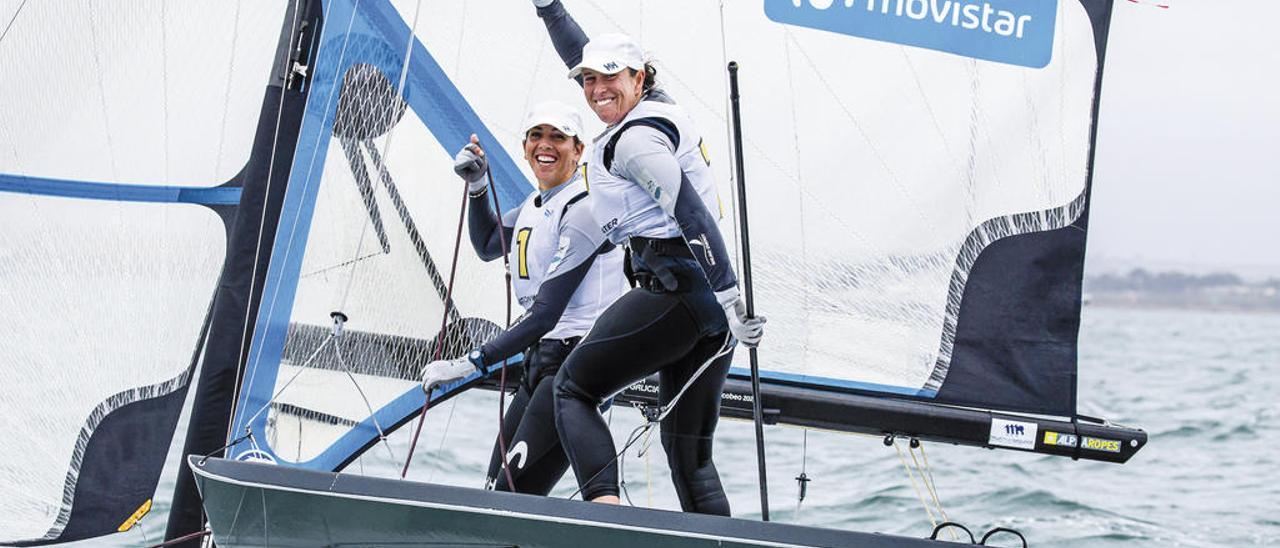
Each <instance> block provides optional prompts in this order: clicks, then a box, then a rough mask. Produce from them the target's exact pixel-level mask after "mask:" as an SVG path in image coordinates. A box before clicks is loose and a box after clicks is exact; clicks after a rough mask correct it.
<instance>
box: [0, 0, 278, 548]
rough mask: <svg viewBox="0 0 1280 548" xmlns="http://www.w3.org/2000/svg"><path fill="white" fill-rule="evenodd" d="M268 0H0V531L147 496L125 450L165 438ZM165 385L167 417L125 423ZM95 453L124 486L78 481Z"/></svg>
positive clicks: (268, 40) (38, 533)
mask: <svg viewBox="0 0 1280 548" xmlns="http://www.w3.org/2000/svg"><path fill="white" fill-rule="evenodd" d="M283 8H284V6H283V3H281V2H270V3H267V2H237V3H225V4H218V5H210V4H208V3H203V2H160V1H143V2H130V3H127V4H114V3H110V4H108V3H84V2H29V3H28V2H16V1H5V2H0V19H3V21H0V23H4V25H2V26H0V29H3V31H4V35H3V38H0V105H3V107H0V108H3V115H2V116H0V118H2V119H3V120H4V121H3V123H0V151H2V152H0V280H2V282H0V285H2V290H0V306H3V308H4V309H5V310H6V311H7V312H6V315H7V318H8V319H7V320H6V325H5V327H4V328H3V329H0V348H3V349H4V358H3V359H2V361H3V363H4V370H5V372H6V377H7V378H8V379H9V380H8V381H6V382H5V383H4V385H3V387H0V406H2V407H3V416H4V419H3V420H4V428H3V430H4V432H5V434H6V441H5V443H3V444H0V462H3V463H4V465H3V466H0V531H2V533H0V541H16V540H41V539H44V540H49V539H55V538H59V537H60V535H62V534H63V533H64V529H66V528H68V527H69V525H68V523H69V520H70V519H71V513H72V509H73V507H75V508H80V507H85V508H89V509H87V510H82V511H83V512H84V514H83V515H81V518H85V519H84V520H82V523H81V524H80V527H87V526H86V525H85V524H84V523H83V522H84V521H89V522H93V521H101V522H108V523H109V524H110V525H109V527H110V529H108V530H109V531H113V530H114V529H115V528H116V527H118V526H120V525H122V524H124V523H125V522H126V521H127V519H128V518H129V517H130V515H131V514H132V513H133V512H134V511H135V509H137V508H138V507H140V506H142V504H143V503H144V501H146V500H148V499H149V498H150V496H151V490H152V489H154V488H155V481H156V480H157V479H158V470H157V471H155V473H154V475H153V476H152V477H145V476H142V475H140V469H141V468H145V467H146V466H143V465H142V464H139V462H152V461H155V459H156V458H158V459H159V462H160V463H161V464H162V463H163V459H164V456H165V454H166V452H167V450H168V448H169V440H170V439H171V438H172V435H173V430H174V424H175V423H176V421H177V415H176V410H177V409H178V408H180V406H181V400H182V394H185V388H186V386H187V382H188V380H189V377H190V373H191V370H192V364H193V355H195V354H196V353H197V352H198V350H199V347H198V345H199V344H200V343H201V338H202V326H203V325H204V322H205V316H206V314H207V311H208V309H209V307H210V304H211V300H212V298H213V294H214V290H215V287H216V283H217V280H218V275H219V272H220V270H221V268H222V263H223V260H224V258H225V253H226V230H227V228H226V226H225V224H224V219H223V218H222V216H221V215H220V213H219V212H218V209H219V208H221V209H222V210H223V212H224V213H225V212H226V211H228V210H229V209H230V208H233V207H234V205H235V204H236V202H237V201H238V196H239V193H238V189H235V188H231V189H218V188H215V187H218V186H219V185H222V184H224V183H226V182H227V181H228V180H229V179H231V178H232V177H233V176H234V175H235V174H236V173H237V171H238V170H240V169H241V168H242V167H243V165H244V163H245V160H246V158H247V156H248V152H249V151H248V147H249V145H250V144H251V141H252V134H253V127H254V125H255V124H256V123H257V114H258V111H259V107H260V103H261V100H262V89H263V87H264V84H265V83H266V75H267V71H268V70H269V69H270V65H271V58H270V51H271V50H272V49H273V46H274V43H275V41H276V38H277V35H278V32H279V25H280V20H281V18H282V17H283ZM264 52H265V53H264ZM180 391H181V392H180ZM168 394H177V398H176V403H177V406H178V407H175V408H174V411H175V412H174V413H173V414H172V416H168V417H167V418H147V419H145V421H144V420H143V419H138V420H139V422H137V423H133V424H134V426H133V427H135V428H143V429H144V430H143V433H142V434H137V432H138V431H136V430H133V431H130V430H128V429H127V427H121V426H120V425H121V423H120V421H122V420H125V419H121V418H120V417H122V416H124V415H122V414H119V413H115V412H116V411H119V410H121V409H124V408H125V407H127V406H130V405H135V404H136V405H135V407H149V406H154V405H158V404H154V403H149V402H154V401H156V399H157V398H162V397H164V396H166V395H168ZM170 399H172V398H170ZM154 412H155V410H154V409H151V410H150V411H140V413H143V414H145V413H154ZM113 413H115V414H113ZM128 416H130V417H136V416H140V415H128ZM161 416H163V414H162V415H161ZM146 417H152V415H146ZM152 420H158V421H159V422H147V421H152ZM107 426H110V427H111V428H116V427H121V428H124V430H116V429H109V430H110V432H108V433H102V432H101V428H106V427H107ZM153 427H154V428H155V430H154V431H148V430H149V429H151V428H153ZM166 428H167V430H166ZM126 431H127V432H132V433H131V434H130V435H137V436H138V437H134V438H133V439H128V440H125V439H115V440H106V439H104V436H107V437H110V436H117V435H120V434H122V433H123V432H126ZM95 434H102V435H99V436H97V437H95ZM122 448H123V450H124V451H125V452H123V453H121V452H119V451H121V450H122ZM95 451H97V452H96V453H95ZM90 453H92V454H93V455H94V456H96V457H97V458H98V459H99V460H97V461H87V460H86V458H88V457H86V455H87V454H90ZM85 470H91V471H92V474H94V477H92V478H88V479H86V478H84V477H82V472H83V471H85ZM104 471H106V472H107V473H111V474H116V475H117V476H118V477H119V478H123V479H124V480H125V481H126V482H127V483H130V484H132V485H131V486H130V488H129V489H128V490H126V492H120V493H102V492H93V491H91V489H90V488H89V487H86V486H85V485H82V483H83V482H82V480H84V481H87V482H89V483H92V484H94V485H100V484H97V483H94V482H97V481H100V480H101V479H102V476H101V474H103V473H104ZM135 491H136V492H135ZM130 497H132V498H131V499H130ZM81 499H83V500H81ZM125 499H130V500H125ZM117 505H122V506H117ZM113 508H115V510H112V509H113ZM122 508H127V509H122ZM112 511H117V512H119V514H118V515H105V514H108V513H110V512H112ZM70 527H71V529H72V531H67V533H68V534H69V535H71V538H79V537H82V536H84V535H85V534H86V533H85V529H83V528H78V527H77V525H76V524H74V523H72V524H71V525H70Z"/></svg>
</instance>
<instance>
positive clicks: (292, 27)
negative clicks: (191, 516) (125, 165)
mask: <svg viewBox="0 0 1280 548" xmlns="http://www.w3.org/2000/svg"><path fill="white" fill-rule="evenodd" d="M357 2H359V0H357ZM299 7H300V0H294V2H293V6H292V7H290V8H287V9H286V10H285V13H286V14H292V17H291V19H290V23H289V36H290V38H289V43H288V44H286V45H285V47H284V49H283V50H282V51H281V54H282V55H283V59H281V63H280V66H282V67H288V66H289V55H290V50H291V49H292V47H291V46H292V43H293V38H292V37H293V36H294V35H295V34H296V33H297V32H298V20H299V19H301V17H302V16H301V15H300V14H299V13H298V9H299ZM332 8H333V3H332V2H331V3H329V7H328V9H332ZM328 15H329V12H328V11H327V10H326V12H325V19H328ZM239 21H240V5H239V3H237V4H236V24H237V25H239ZM350 30H351V29H350V26H349V25H348V28H347V31H348V32H350ZM237 34H238V33H237ZM234 36H235V35H233V39H234ZM233 45H234V42H233ZM342 47H343V51H344V52H345V50H346V42H345V41H344V42H343V44H342ZM233 54H234V52H233ZM232 61H233V62H234V57H233V59H232ZM286 70H287V68H286ZM278 76H280V77H281V78H284V80H285V81H286V82H287V80H288V79H287V78H286V77H285V75H283V74H282V75H278ZM227 89H228V90H230V89H231V82H230V80H228V82H227ZM285 95H287V90H286V89H284V84H283V83H282V84H281V90H280V101H279V102H278V103H277V104H276V123H275V128H274V129H273V130H272V133H271V156H270V158H269V159H268V161H267V184H266V188H265V190H264V191H263V199H262V211H261V213H260V214H259V215H258V232H257V235H256V237H255V242H254V246H253V270H250V275H249V296H250V302H249V303H247V304H246V306H245V309H244V321H243V324H242V325H243V326H244V327H242V328H241V329H240V351H239V352H238V353H237V354H236V384H235V386H236V393H237V394H239V393H241V390H240V388H241V387H240V383H241V382H242V381H243V380H244V379H242V378H241V375H243V372H244V369H245V359H246V358H247V357H248V352H246V347H247V345H248V344H249V319H250V312H251V311H252V310H253V306H251V304H252V298H253V295H254V292H255V291H256V289H257V283H258V263H259V262H260V261H261V258H262V235H263V233H264V232H265V231H266V224H267V214H266V213H267V211H268V210H269V209H270V207H269V206H270V201H271V186H272V184H273V183H274V181H275V168H276V152H277V150H278V148H279V146H280V124H281V122H282V121H283V119H284V98H285ZM329 98H330V99H331V100H332V98H333V95H332V92H330V96H329ZM328 104H329V103H326V107H327V106H328ZM225 122H226V120H225V117H224V120H223V123H224V124H225ZM225 132H226V128H225V126H224V128H223V133H225ZM317 139H318V137H317ZM317 144H318V143H317ZM221 146H222V145H221V144H219V147H221ZM219 155H221V154H219ZM314 162H315V157H314V156H312V163H314ZM308 175H310V174H309V173H308ZM309 181H310V177H308V182H309ZM297 225H298V222H297V219H296V218H295V219H294V224H293V228H292V231H295V232H296V231H297ZM289 251H290V250H289V247H286V248H285V257H284V258H287V257H288V255H289ZM276 296H277V295H275V294H273V295H272V296H271V306H270V308H269V309H268V311H267V312H268V313H267V315H268V316H270V315H272V314H274V313H275V307H276ZM259 307H261V302H259ZM258 357H259V358H261V357H262V349H261V348H259V349H258ZM253 373H254V374H253V375H250V376H249V379H248V385H247V386H246V387H245V391H246V392H249V391H252V389H253V384H254V381H255V380H257V378H258V375H257V373H258V372H257V370H256V369H255V370H254V372H253ZM245 404H246V405H248V400H245ZM232 406H233V407H232V416H233V417H234V416H235V407H234V406H235V404H232ZM245 426H246V428H247V427H248V423H245ZM234 427H235V426H234V425H233V424H231V423H228V424H227V437H228V438H229V437H231V434H232V432H231V429H232V428H234Z"/></svg>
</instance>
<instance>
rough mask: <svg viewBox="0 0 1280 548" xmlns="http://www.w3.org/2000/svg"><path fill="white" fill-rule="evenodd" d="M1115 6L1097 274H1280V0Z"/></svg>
mask: <svg viewBox="0 0 1280 548" xmlns="http://www.w3.org/2000/svg"><path fill="white" fill-rule="evenodd" d="M1167 3H1169V4H1171V7H1170V8H1169V9H1159V8H1156V7H1154V6H1151V5H1145V4H1134V3H1131V2H1116V4H1115V11H1114V16H1113V19H1112V23H1111V34H1110V43H1109V45H1108V48H1107V59H1106V68H1105V72H1104V76H1103V92H1102V99H1101V114H1100V118H1099V125H1098V140H1097V159H1096V164H1095V175H1094V187H1093V194H1092V199H1093V202H1092V204H1091V207H1090V220H1089V229H1090V230H1089V242H1088V246H1087V249H1088V251H1087V253H1088V255H1087V259H1086V263H1085V268H1086V273H1087V274H1098V273H1104V272H1113V271H1124V270H1128V269H1130V268H1134V267H1142V268H1147V269H1151V270H1180V271H1186V272H1194V273H1205V272H1211V271H1230V272H1235V273H1237V274H1240V275H1241V276H1244V277H1248V278H1254V279H1256V278H1265V277H1273V276H1280V245H1277V243H1276V242H1273V241H1272V240H1274V239H1275V238H1276V237H1277V236H1280V216H1278V215H1277V214H1276V213H1275V208H1276V207H1277V205H1280V160H1278V159H1277V158H1278V156H1280V155H1278V154H1277V153H1278V151H1280V103H1278V102H1277V101H1276V100H1275V98H1276V97H1278V96H1280V77H1278V76H1277V75H1276V72H1275V69H1276V67H1280V37H1278V35H1277V34H1276V33H1275V32H1274V30H1273V28H1272V27H1273V24H1272V22H1273V21H1276V20H1280V2H1275V1H1274V0H1271V1H1268V0H1172V1H1171V2H1167Z"/></svg>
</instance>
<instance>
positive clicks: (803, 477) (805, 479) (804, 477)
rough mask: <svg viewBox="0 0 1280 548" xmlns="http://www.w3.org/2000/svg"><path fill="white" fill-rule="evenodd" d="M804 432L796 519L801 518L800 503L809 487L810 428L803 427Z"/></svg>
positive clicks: (798, 478)
mask: <svg viewBox="0 0 1280 548" xmlns="http://www.w3.org/2000/svg"><path fill="white" fill-rule="evenodd" d="M802 432H803V434H804V438H802V439H803V441H801V442H800V475H799V476H796V482H797V483H799V484H800V489H799V491H798V492H797V493H796V495H797V496H796V515H795V519H796V520H799V519H800V504H801V503H803V502H804V496H805V491H807V490H808V487H809V485H808V484H809V474H808V473H807V471H808V469H809V429H808V428H804V429H802Z"/></svg>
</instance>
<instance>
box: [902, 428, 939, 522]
mask: <svg viewBox="0 0 1280 548" xmlns="http://www.w3.org/2000/svg"><path fill="white" fill-rule="evenodd" d="M893 448H894V450H896V451H897V452H898V460H899V461H901V462H902V470H903V471H905V472H906V473H907V478H908V479H910V480H911V488H912V489H913V490H914V491H915V492H916V497H917V498H919V499H920V506H922V507H924V512H925V514H927V515H928V516H929V523H931V524H933V526H934V527H937V526H938V519H937V518H936V517H935V516H934V515H933V510H932V509H931V508H930V507H929V503H928V502H926V501H925V498H924V492H922V491H921V490H920V485H919V484H918V483H916V476H915V474H914V473H913V472H912V470H911V466H910V465H908V464H907V458H906V457H905V456H903V454H902V448H901V447H899V446H898V439H897V438H894V439H893Z"/></svg>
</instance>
